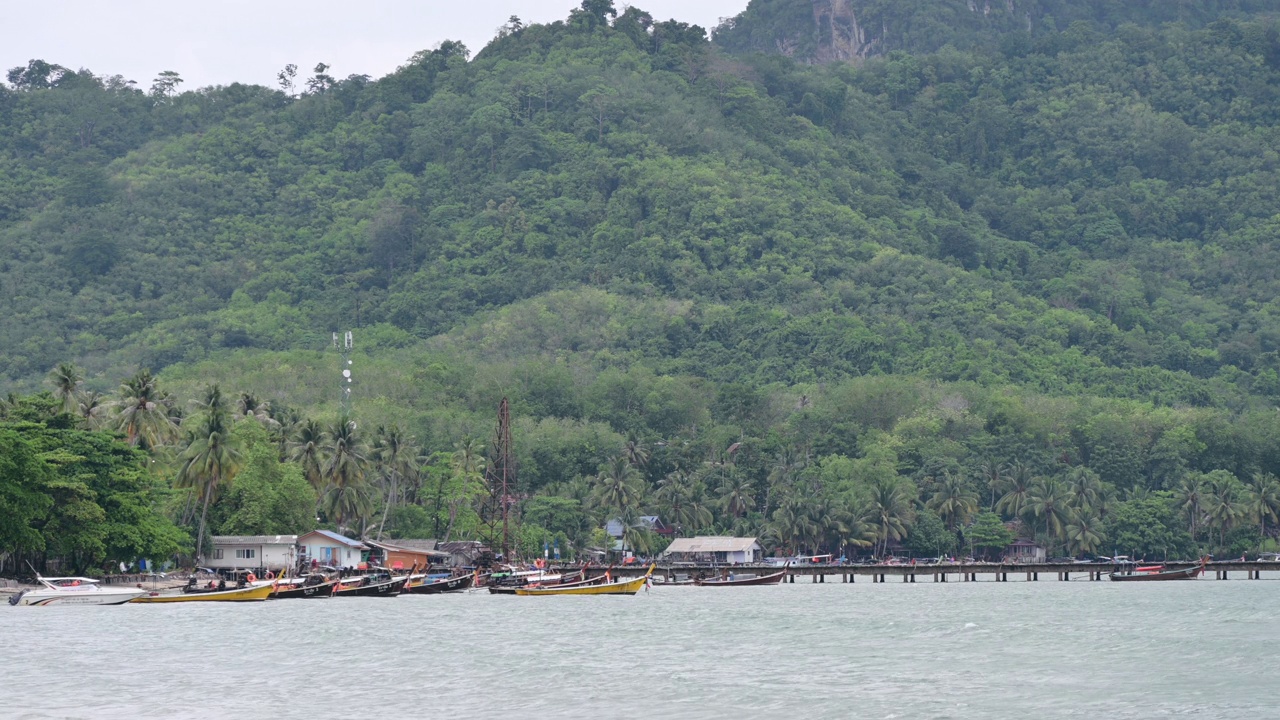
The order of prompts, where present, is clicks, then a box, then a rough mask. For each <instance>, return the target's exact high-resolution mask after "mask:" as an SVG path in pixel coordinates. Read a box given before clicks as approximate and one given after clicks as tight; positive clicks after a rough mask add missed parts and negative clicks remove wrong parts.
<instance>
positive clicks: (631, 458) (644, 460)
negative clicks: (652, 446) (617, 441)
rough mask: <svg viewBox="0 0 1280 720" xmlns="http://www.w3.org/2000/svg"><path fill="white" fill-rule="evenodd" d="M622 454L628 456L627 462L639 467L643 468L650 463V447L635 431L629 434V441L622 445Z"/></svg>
mask: <svg viewBox="0 0 1280 720" xmlns="http://www.w3.org/2000/svg"><path fill="white" fill-rule="evenodd" d="M622 454H623V456H624V457H626V458H627V462H629V463H631V464H632V465H634V466H635V467H637V468H643V467H645V466H647V465H648V464H649V449H648V448H646V447H645V446H644V441H643V440H641V439H640V438H639V437H637V436H636V435H635V433H631V434H629V435H627V441H626V443H624V444H623V446H622Z"/></svg>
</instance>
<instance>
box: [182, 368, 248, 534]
mask: <svg viewBox="0 0 1280 720" xmlns="http://www.w3.org/2000/svg"><path fill="white" fill-rule="evenodd" d="M191 420H192V421H194V423H195V426H194V427H193V428H192V430H191V433H190V439H191V441H190V443H188V445H187V449H186V451H185V452H184V453H183V454H182V458H183V463H182V467H181V469H180V470H179V471H178V485H179V486H180V487H187V488H191V489H193V490H195V493H196V497H197V499H199V501H200V506H201V507H200V523H199V525H198V526H197V530H196V557H197V559H199V558H201V557H202V556H203V552H204V538H205V534H204V532H205V519H206V517H207V516H208V514H209V502H210V501H211V500H212V499H213V496H214V495H215V494H216V493H217V492H218V490H219V488H220V487H221V486H222V484H223V483H225V482H229V481H230V480H231V479H232V478H233V477H235V474H236V472H238V471H239V469H240V465H241V455H240V448H239V446H238V444H237V443H236V441H235V440H234V438H232V436H231V417H230V412H229V409H228V407H227V403H226V400H225V399H224V398H223V396H222V391H221V390H220V389H219V388H218V386H217V385H211V386H209V388H208V389H207V390H206V391H205V397H204V401H203V402H202V403H201V412H200V414H198V415H195V416H193V417H192V418H191Z"/></svg>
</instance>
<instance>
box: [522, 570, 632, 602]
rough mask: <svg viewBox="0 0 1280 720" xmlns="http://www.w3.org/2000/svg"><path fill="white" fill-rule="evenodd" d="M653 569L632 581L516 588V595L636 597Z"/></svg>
mask: <svg viewBox="0 0 1280 720" xmlns="http://www.w3.org/2000/svg"><path fill="white" fill-rule="evenodd" d="M653 568H654V566H653V565H650V566H649V571H648V572H646V573H645V574H644V575H642V576H640V577H638V578H632V579H631V580H618V581H616V582H610V583H604V584H603V585H577V586H574V587H565V588H557V587H555V586H551V587H541V588H516V595H524V596H534V595H635V594H636V593H638V592H640V588H642V587H644V586H645V583H647V582H649V577H650V576H651V575H653Z"/></svg>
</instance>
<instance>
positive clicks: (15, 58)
mask: <svg viewBox="0 0 1280 720" xmlns="http://www.w3.org/2000/svg"><path fill="white" fill-rule="evenodd" d="M579 4H580V0H522V1H516V0H471V1H470V2H468V1H466V0H461V1H459V0H418V1H417V2H413V1H412V0H364V2H351V1H350V0H348V1H347V2H338V1H337V0H305V1H304V0H257V1H256V2H255V1H253V0H205V2H202V3H192V2H183V1H182V0H163V1H162V0H110V1H104V0H46V1H45V2H39V3H34V2H27V3H10V4H9V6H8V7H6V8H5V13H4V14H5V21H4V22H5V30H4V33H3V35H4V39H3V40H2V41H0V68H2V69H3V70H6V71H7V70H8V68H11V67H14V66H17V65H26V63H27V61H28V60H30V59H32V58H40V59H42V60H45V61H47V62H51V63H57V64H59V65H62V66H64V67H70V68H73V69H79V68H82V67H85V68H89V69H90V70H92V71H93V72H94V73H95V74H98V75H116V74H119V75H123V76H125V78H126V79H129V80H136V81H137V82H138V84H139V85H140V86H142V87H144V88H146V87H150V85H151V81H152V80H153V79H154V78H155V77H156V75H157V74H158V73H160V72H161V71H162V70H175V71H177V72H178V74H179V75H181V76H182V78H183V80H185V81H186V82H185V84H184V85H183V89H184V90H187V89H192V88H196V87H204V86H206V85H226V84H229V83H232V82H244V83H256V84H260V85H271V86H274V85H275V84H276V73H277V72H279V71H280V69H281V68H283V67H284V66H285V65H287V64H288V63H295V64H297V65H298V68H299V75H304V74H305V71H307V70H310V69H311V68H312V67H314V66H315V64H316V63H318V62H326V63H328V64H329V65H331V66H332V67H331V69H330V70H329V73H330V74H332V75H335V76H337V77H346V76H347V75H359V74H363V75H370V76H372V77H375V78H377V77H381V76H383V75H386V74H387V73H389V72H391V71H392V70H395V68H396V67H397V66H399V65H401V64H403V63H404V61H405V60H407V59H408V58H409V57H410V56H411V55H413V54H414V53H415V52H417V51H419V50H426V49H430V48H433V47H435V46H436V45H437V44H439V43H440V41H442V40H461V41H462V42H463V43H464V44H465V45H466V46H467V47H468V48H469V49H470V50H471V52H472V54H475V53H477V52H479V51H480V49H481V48H483V47H484V46H485V44H486V43H488V42H489V40H491V39H492V38H493V36H494V31H495V30H496V29H497V28H498V27H499V26H500V25H503V24H504V23H505V22H506V21H507V18H508V17H510V16H511V15H519V16H520V18H521V19H522V20H524V22H525V23H526V24H530V23H535V22H538V23H542V22H553V21H555V20H562V19H564V18H566V17H568V16H569V11H570V9H572V8H574V7H577V6H578V5H579ZM615 4H616V5H617V7H618V8H619V9H621V8H622V7H624V5H626V4H631V5H635V6H636V7H638V8H641V9H642V10H645V11H647V12H649V13H650V14H651V15H653V17H654V19H655V20H666V19H668V18H672V17H674V18H676V19H677V20H681V21H683V22H687V23H692V24H695V25H701V26H703V27H704V28H706V29H707V30H710V29H711V28H712V27H714V26H715V25H716V24H718V22H719V19H720V18H722V17H730V16H733V15H737V14H738V13H739V12H742V10H743V8H745V7H746V6H747V0H636V1H635V2H631V3H624V2H621V1H617V2H616V3H615Z"/></svg>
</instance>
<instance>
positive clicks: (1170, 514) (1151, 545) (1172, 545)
mask: <svg viewBox="0 0 1280 720" xmlns="http://www.w3.org/2000/svg"><path fill="white" fill-rule="evenodd" d="M1180 525H1181V524H1180V523H1179V522H1178V516H1177V510H1176V509H1175V508H1174V504H1173V499H1172V498H1171V497H1170V496H1168V495H1167V494H1155V495H1151V496H1149V497H1146V498H1143V499H1134V500H1126V501H1125V502H1122V503H1117V504H1116V507H1115V508H1114V509H1113V510H1112V511H1111V514H1110V515H1108V516H1107V522H1106V525H1105V532H1104V535H1105V536H1106V537H1107V538H1108V541H1109V542H1110V543H1111V546H1112V547H1113V548H1115V549H1116V550H1117V551H1120V552H1124V553H1127V554H1130V555H1133V556H1135V557H1146V556H1151V557H1152V558H1156V557H1160V558H1165V557H1174V558H1187V557H1190V556H1192V555H1193V553H1194V544H1193V542H1192V540H1191V536H1190V535H1189V534H1187V532H1186V531H1185V530H1183V529H1182V528H1181V527H1180Z"/></svg>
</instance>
